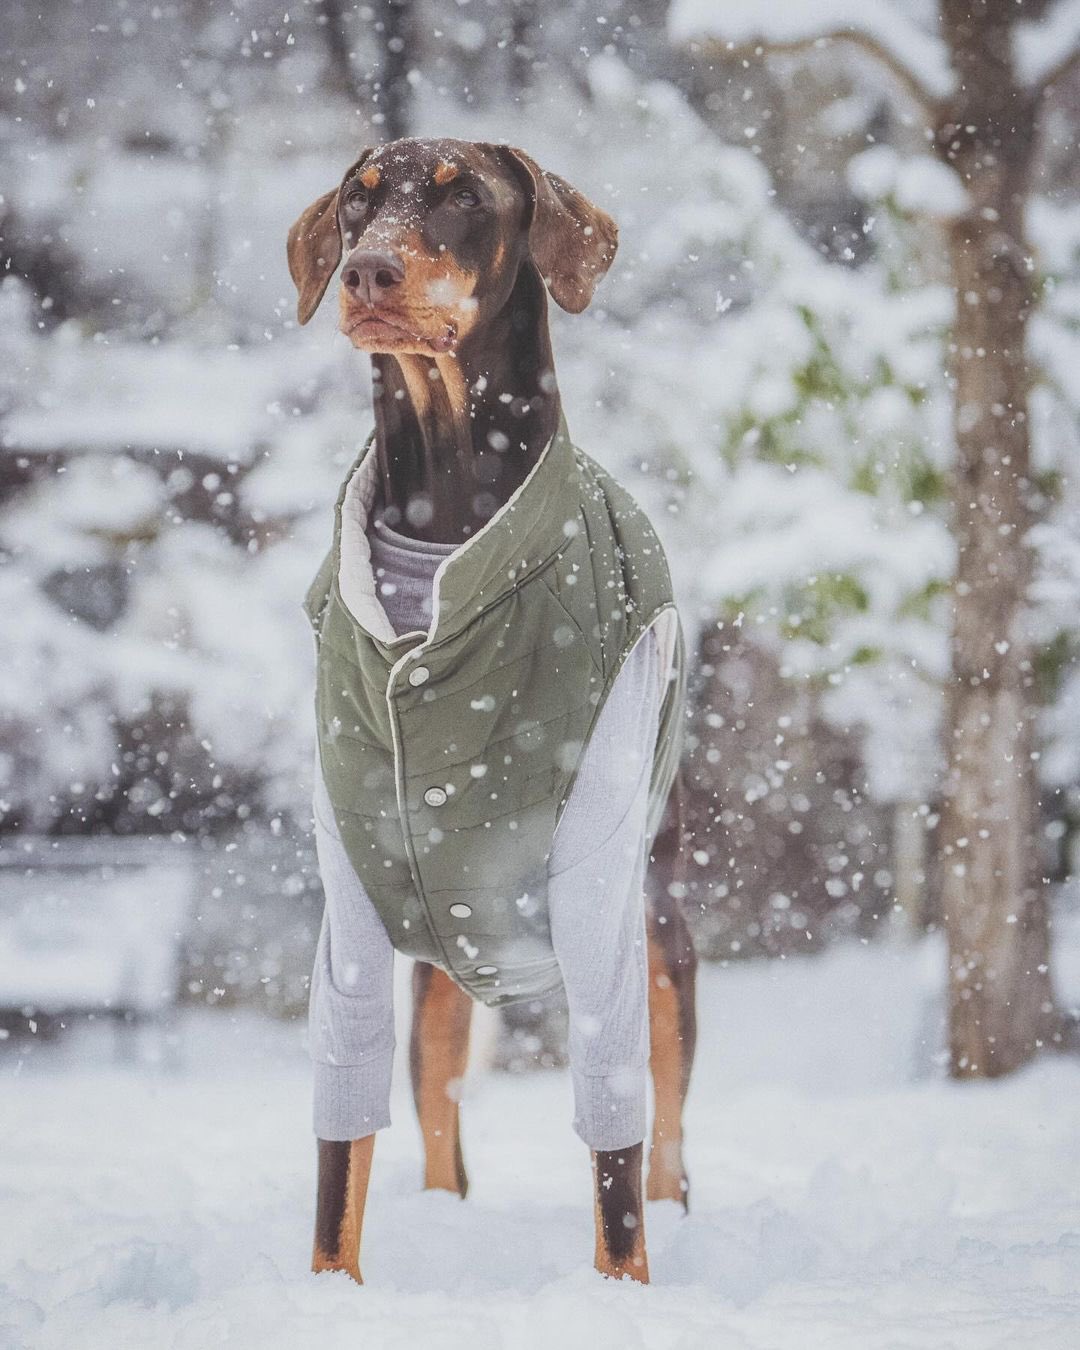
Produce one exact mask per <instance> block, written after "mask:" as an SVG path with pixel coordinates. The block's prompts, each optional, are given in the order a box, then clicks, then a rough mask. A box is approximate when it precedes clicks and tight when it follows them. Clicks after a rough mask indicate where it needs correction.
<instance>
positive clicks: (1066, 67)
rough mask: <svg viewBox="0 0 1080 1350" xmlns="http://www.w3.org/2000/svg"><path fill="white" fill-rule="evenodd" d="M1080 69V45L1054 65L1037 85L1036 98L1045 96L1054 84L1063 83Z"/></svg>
mask: <svg viewBox="0 0 1080 1350" xmlns="http://www.w3.org/2000/svg"><path fill="white" fill-rule="evenodd" d="M1077 69H1080V47H1074V48H1073V49H1072V51H1071V52H1069V54H1068V55H1067V56H1064V57H1062V59H1061V60H1060V61H1059V62H1058V63H1057V65H1056V66H1052V67H1051V68H1050V69H1049V70H1048V71H1047V72H1046V74H1045V75H1044V76H1043V77H1042V79H1041V80H1040V81H1039V83H1038V84H1037V85H1036V86H1035V98H1036V100H1038V99H1042V98H1045V97H1046V95H1047V93H1048V92H1049V91H1050V90H1051V89H1052V88H1053V87H1054V85H1057V84H1062V83H1063V82H1064V81H1065V80H1067V79H1068V78H1069V76H1070V75H1071V74H1072V73H1073V71H1074V70H1077Z"/></svg>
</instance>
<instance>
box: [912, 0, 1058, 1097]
mask: <svg viewBox="0 0 1080 1350" xmlns="http://www.w3.org/2000/svg"><path fill="white" fill-rule="evenodd" d="M1011 10H1012V7H1011V6H1010V4H1009V3H1008V0H944V2H943V4H942V11H941V12H942V29H943V33H944V35H945V38H946V41H947V42H948V43H949V46H950V48H951V50H952V56H953V62H954V65H955V68H956V71H957V75H958V87H959V89H960V91H961V92H960V93H958V94H957V95H956V96H955V97H954V98H952V99H951V100H949V101H948V103H947V104H946V105H945V106H944V107H943V108H942V110H941V113H940V116H939V120H938V124H937V127H936V128H935V131H936V141H935V147H936V150H937V152H938V154H939V155H940V156H941V157H942V158H943V159H944V160H945V161H946V162H947V163H948V164H950V165H951V166H952V167H953V168H954V169H955V170H956V171H957V172H958V173H959V174H960V176H961V178H962V180H963V182H964V185H965V187H966V189H967V191H968V194H969V198H970V203H969V206H968V208H967V210H966V211H965V213H964V214H963V215H962V216H961V217H959V218H958V219H956V220H955V221H954V222H953V223H952V225H951V228H950V235H949V250H950V258H951V264H952V276H953V284H954V286H955V292H956V317H955V324H954V329H953V355H952V375H953V380H954V409H955V431H956V451H957V459H956V467H955V475H954V496H953V530H954V535H955V538H956V541H957V548H958V563H957V573H956V579H955V583H954V589H953V633H952V684H951V686H950V689H949V698H948V712H947V720H946V740H945V752H946V759H947V771H946V780H945V784H944V803H943V812H942V822H941V833H940V839H941V845H942V849H943V854H944V856H943V858H942V868H941V877H942V897H941V899H942V910H943V913H944V919H945V928H946V932H947V934H948V942H949V1009H950V1017H949V1026H950V1053H951V1071H952V1073H953V1074H954V1075H955V1076H958V1077H961V1076H978V1077H993V1076H996V1075H999V1074H1003V1073H1008V1072H1010V1071H1011V1070H1013V1069H1015V1068H1017V1067H1018V1066H1019V1065H1021V1064H1023V1063H1024V1062H1025V1061H1026V1060H1028V1059H1030V1058H1031V1056H1032V1055H1033V1054H1035V1052H1036V1051H1037V1050H1038V1049H1039V1048H1040V1047H1041V1046H1043V1045H1045V1044H1047V1043H1048V1042H1052V1041H1053V1040H1054V1039H1055V1038H1056V1037H1057V1035H1058V1034H1059V1023H1058V1019H1057V1016H1056V1013H1055V1009H1054V1000H1053V994H1052V989H1051V982H1050V974H1049V952H1050V938H1049V924H1048V916H1047V908H1046V901H1045V895H1044V891H1043V889H1042V885H1041V878H1040V875H1039V866H1038V847H1037V840H1036V835H1035V832H1036V819H1037V792H1038V785H1037V781H1036V778H1035V771H1034V763H1033V760H1032V752H1033V749H1034V735H1033V720H1034V715H1035V707H1034V689H1033V668H1032V660H1031V647H1030V642H1029V639H1028V637H1027V634H1026V631H1025V630H1026V623H1025V608H1026V604H1027V587H1028V582H1029V579H1030V576H1031V556H1030V551H1029V549H1028V548H1027V546H1026V544H1025V535H1026V532H1027V530H1028V528H1029V526H1030V525H1031V524H1032V523H1033V515H1032V508H1031V505H1030V498H1031V484H1030V481H1029V472H1030V454H1029V435H1028V425H1029V424H1028V410H1027V395H1028V387H1029V383H1030V373H1029V369H1028V365H1027V360H1026V352H1025V341H1026V327H1027V320H1028V316H1029V314H1030V313H1031V310H1032V307H1033V303H1034V291H1033V278H1032V271H1031V267H1030V251H1029V249H1028V246H1027V244H1026V241H1025V238H1024V221H1023V212H1024V205H1025V201H1026V198H1027V194H1028V190H1029V181H1028V179H1029V170H1030V164H1031V158H1032V153H1033V148H1034V141H1035V129H1036V107H1035V101H1034V99H1033V98H1032V97H1031V96H1030V95H1029V94H1028V93H1027V92H1026V91H1025V90H1023V89H1021V88H1020V87H1019V86H1018V85H1017V84H1016V82H1015V77H1014V73H1013V68H1012V62H1011V57H1010V52H1009V44H1010V31H1009V30H1010V26H1011V23H1012V12H1011Z"/></svg>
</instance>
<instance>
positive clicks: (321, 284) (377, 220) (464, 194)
mask: <svg viewBox="0 0 1080 1350" xmlns="http://www.w3.org/2000/svg"><path fill="white" fill-rule="evenodd" d="M616 244H617V230H616V227H615V222H614V221H613V220H612V219H611V217H610V216H609V215H607V213H606V212H604V211H602V210H600V208H599V207H597V206H594V205H593V204H592V203H591V202H590V201H588V200H587V198H585V197H584V196H582V194H581V193H579V192H577V191H576V190H575V189H574V188H572V187H571V186H570V185H569V184H568V183H566V182H565V181H564V180H563V179H561V178H559V177H558V176H557V175H555V174H549V173H546V172H545V171H544V170H542V169H541V168H540V166H539V165H538V164H536V162H535V161H534V160H533V159H531V158H530V157H529V156H528V155H526V154H525V153H524V151H521V150H517V149H515V148H514V147H512V146H505V145H496V144H494V143H492V142H482V141H458V140H449V139H440V140H419V139H414V138H408V139H404V140H399V141H391V142H390V143H389V144H387V145H383V146H379V147H378V148H376V149H367V150H365V151H364V152H363V153H362V154H361V156H360V158H359V159H358V160H357V161H356V162H355V163H354V164H353V165H351V166H350V168H349V169H348V171H347V172H346V174H345V176H344V178H343V179H342V181H341V183H340V185H339V186H338V187H337V188H335V189H334V190H333V191H331V192H327V193H324V194H323V196H321V197H319V198H318V200H317V201H315V202H313V203H312V204H311V206H309V207H308V208H307V210H306V211H304V213H303V214H302V215H301V216H300V218H299V219H298V220H297V221H296V223H295V224H294V225H293V227H292V229H291V230H290V231H289V240H288V258H289V270H290V272H291V274H292V278H293V281H294V282H295V284H296V288H297V291H298V294H299V300H298V304H297V316H298V318H299V320H300V322H301V323H307V321H308V320H309V319H310V318H311V316H312V314H314V312H315V310H316V308H317V307H318V305H319V302H320V301H321V299H322V297H323V295H324V293H325V291H326V288H327V286H328V284H329V282H330V279H331V277H332V276H333V274H334V272H335V270H336V269H337V266H338V264H339V263H340V262H341V259H342V255H343V254H344V256H345V261H344V266H343V267H342V269H341V282H340V291H339V310H340V320H339V322H340V327H341V330H342V331H343V332H344V333H346V334H347V335H348V337H349V338H350V340H351V341H352V343H353V345H354V346H355V347H357V348H359V349H360V350H362V351H367V352H391V353H394V354H405V353H419V354H422V355H426V356H437V355H440V354H445V353H448V352H454V351H456V350H457V348H458V347H459V346H460V345H461V343H462V342H463V341H464V340H465V339H466V338H467V336H468V335H469V334H470V333H471V332H473V331H474V330H475V329H476V328H477V327H479V326H481V325H482V324H483V323H484V321H485V319H486V318H488V317H490V316H491V315H492V314H495V313H497V312H498V310H499V309H501V308H502V306H503V305H504V304H505V303H506V301H507V299H508V298H509V296H510V293H511V291H512V290H513V287H514V283H515V280H516V279H517V275H518V271H519V269H520V267H521V266H522V264H523V263H525V262H527V261H531V262H532V263H534V264H535V265H536V266H537V267H538V268H539V270H540V273H541V275H542V276H543V278H544V281H545V282H546V284H547V287H548V290H549V291H550V292H551V294H552V296H553V298H554V299H555V300H556V301H557V303H558V304H560V305H561V306H562V307H563V308H564V309H566V310H569V311H570V312H572V313H577V312H578V311H580V310H582V309H584V308H585V306H586V305H587V304H588V303H589V301H590V299H591V298H592V294H593V291H594V289H595V287H596V284H597V282H598V281H599V280H600V278H601V277H602V276H603V275H604V273H605V272H606V271H607V269H608V267H609V266H610V265H611V260H612V258H613V257H614V256H615V249H616Z"/></svg>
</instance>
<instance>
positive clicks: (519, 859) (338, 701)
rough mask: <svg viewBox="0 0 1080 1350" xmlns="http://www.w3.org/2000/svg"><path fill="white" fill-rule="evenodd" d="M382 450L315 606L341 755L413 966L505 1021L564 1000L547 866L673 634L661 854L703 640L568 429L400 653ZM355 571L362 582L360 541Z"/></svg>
mask: <svg viewBox="0 0 1080 1350" xmlns="http://www.w3.org/2000/svg"><path fill="white" fill-rule="evenodd" d="M374 438H375V432H374V431H372V432H371V434H370V435H369V437H368V439H367V441H366V443H365V445H364V448H363V450H362V451H361V453H360V455H359V457H358V458H357V460H356V462H355V463H354V464H353V466H352V468H351V469H350V470H349V473H348V475H347V476H346V479H345V482H344V483H343V485H342V488H341V491H340V493H339V494H338V500H337V506H336V508H335V519H334V541H333V546H332V548H331V550H330V552H329V553H328V555H327V557H326V559H325V560H324V562H323V565H322V566H321V568H320V569H319V572H318V574H317V576H316V577H315V580H314V582H313V583H312V585H311V587H310V589H309V591H308V593H307V596H306V598H305V601H304V608H305V610H306V611H307V614H308V617H309V618H310V620H311V622H312V625H313V627H314V630H315V635H316V643H315V645H316V654H317V660H316V667H317V671H316V713H317V718H318V742H319V755H320V759H321V763H322V771H323V775H324V777H325V780H326V785H327V790H328V793H329V796H330V801H331V803H332V805H333V808H334V815H335V819H336V821H337V824H338V827H339V829H340V831H341V837H342V840H343V842H344V845H345V849H346V852H347V853H348V856H349V859H350V861H351V862H352V864H353V866H354V868H355V869H356V871H357V873H358V875H359V877H360V879H361V881H362V882H363V883H364V886H365V889H366V890H367V892H368V894H369V895H370V896H371V899H372V901H373V903H374V905H375V907H376V909H377V910H378V912H379V915H380V917H381V918H382V921H383V923H384V924H385V925H386V931H387V933H388V934H389V936H390V940H391V942H392V943H393V944H394V946H395V947H396V948H398V950H400V951H402V952H405V953H406V954H408V955H409V956H412V957H415V958H416V959H417V960H420V961H429V962H431V963H432V964H434V965H437V966H440V967H441V968H442V969H443V970H445V971H446V972H447V973H448V974H449V975H450V976H451V978H452V979H453V980H455V981H456V983H457V984H459V985H460V986H461V987H462V988H463V989H466V990H467V991H468V992H469V993H470V994H472V995H473V996H474V997H475V998H477V999H479V1000H481V1001H482V1002H484V1003H487V1004H493V1005H494V1004H500V1003H508V1002H511V1001H513V1000H517V999H523V998H535V997H538V996H541V995H543V994H545V993H548V992H549V991H551V990H553V989H555V988H557V987H558V986H559V984H560V975H559V970H558V965H557V963H556V960H555V954H554V951H553V950H552V945H551V938H550V932H549V928H548V919H547V880H546V878H547V859H548V855H549V854H550V852H551V847H552V839H553V836H554V832H555V826H556V824H557V822H558V820H559V816H560V814H561V811H562V808H563V806H564V804H565V802H566V800H567V797H568V796H569V794H570V789H571V786H572V784H573V781H574V777H575V775H576V773H577V768H578V765H579V763H580V761H581V756H582V752H583V750H584V747H585V745H586V743H587V741H588V739H589V735H590V733H591V731H592V728H593V726H594V724H595V722H596V717H597V714H598V713H599V711H600V708H601V707H602V706H603V703H604V700H605V699H606V698H607V695H608V692H609V690H610V689H611V686H612V683H613V681H614V679H615V676H616V674H617V673H618V671H619V668H620V666H621V664H622V662H623V660H624V659H625V657H626V656H627V655H628V653H629V652H630V649H631V648H632V646H633V645H634V642H635V641H636V640H637V639H638V637H640V636H641V634H642V633H643V632H644V631H645V629H646V628H647V627H648V626H649V625H651V624H654V623H655V624H656V625H657V637H658V639H659V644H660V651H661V654H662V656H663V658H665V659H663V660H662V662H661V664H662V666H663V667H664V668H665V670H666V672H667V676H666V680H665V689H664V692H663V703H662V708H661V721H660V735H659V738H658V741H657V748H656V754H655V758H654V763H653V773H652V780H651V788H650V809H649V823H648V838H649V840H650V841H651V839H652V838H653V836H654V835H655V832H656V830H657V828H658V826H659V823H660V818H661V815H662V813H663V808H664V804H665V801H666V798H667V795H668V792H669V789H670V787H671V783H672V779H673V777H674V774H675V770H676V767H677V763H678V757H679V750H680V746H681V739H682V723H683V704H684V698H685V683H686V677H685V659H684V647H683V638H682V634H681V629H680V625H679V620H678V615H677V611H676V609H675V604H674V600H673V597H672V590H671V580H670V577H669V574H668V568H667V562H666V559H665V558H664V554H663V550H662V548H661V546H660V543H659V541H658V539H657V537H656V534H655V533H654V531H653V529H652V526H651V525H650V524H649V521H648V520H647V519H646V517H645V515H644V513H643V512H642V511H641V509H640V508H639V507H638V506H637V504H636V503H635V502H634V500H633V498H632V497H631V496H630V495H629V493H627V492H626V491H624V490H623V489H622V488H621V487H620V486H619V485H618V484H617V483H616V482H614V480H613V479H612V478H610V477H609V476H608V474H607V473H605V472H604V471H603V470H602V469H601V468H600V467H599V465H597V464H596V463H595V462H594V461H593V460H592V459H590V458H589V457H588V456H587V455H585V454H583V453H582V452H581V451H580V450H578V449H576V447H575V446H574V445H573V443H572V442H571V440H570V436H569V433H568V431H567V428H566V421H565V417H564V416H563V415H562V414H560V418H559V426H558V429H557V431H556V432H555V435H554V436H553V437H552V439H551V441H550V442H549V444H548V445H547V447H546V448H545V450H544V452H543V453H542V455H541V456H540V458H539V460H538V461H537V463H536V464H535V465H534V467H533V469H532V470H531V472H530V473H529V476H528V477H527V478H526V480H525V482H524V483H523V484H522V485H521V487H520V488H519V489H518V490H517V492H515V494H514V495H513V496H512V497H511V498H510V500H509V501H508V502H507V503H506V504H505V505H504V506H502V507H501V508H500V509H499V511H498V512H497V513H496V514H495V515H494V516H493V517H492V518H491V520H489V521H488V522H487V524H486V525H484V527H483V528H482V529H481V530H479V531H478V532H477V533H476V535H474V536H473V537H472V538H471V539H470V540H468V541H467V542H466V543H465V544H463V545H462V546H461V547H460V548H458V549H457V550H456V551H455V552H454V553H452V554H451V555H449V556H448V557H447V558H446V559H444V561H443V562H442V563H441V564H440V566H439V569H438V571H437V573H436V575H435V582H434V595H433V613H434V616H435V617H434V618H433V620H432V625H431V629H430V630H429V632H427V633H423V632H420V631H417V632H413V633H405V634H403V635H402V636H400V637H397V636H395V634H394V632H393V629H392V628H391V627H390V624H389V621H388V620H387V618H386V614H385V611H384V610H383V608H382V606H381V605H380V604H379V602H378V598H377V595H376V590H375V582H374V579H373V577H372V570H371V564H370V550H369V547H368V543H367V538H366V532H365V531H366V524H367V518H368V515H369V513H370V510H371V507H372V504H373V502H374V499H375V491H376V486H377V466H376V456H375V450H374ZM343 538H344V539H345V541H346V543H347V547H346V548H345V550H344V557H345V567H344V571H343V569H342V557H343V550H342V540H343Z"/></svg>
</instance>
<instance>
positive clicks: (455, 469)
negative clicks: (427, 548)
mask: <svg viewBox="0 0 1080 1350" xmlns="http://www.w3.org/2000/svg"><path fill="white" fill-rule="evenodd" d="M371 364H372V392H373V396H374V406H375V443H376V453H377V458H378V465H379V483H380V490H379V497H378V500H377V502H376V506H375V512H376V514H377V515H380V516H382V518H383V519H385V521H386V523H387V524H388V525H391V526H393V528H394V529H396V530H399V531H400V532H401V533H402V534H407V535H409V536H410V537H412V538H414V539H421V540H428V541H431V542H435V543H454V544H457V543H462V542H463V541H464V540H466V539H468V538H470V537H471V536H472V535H474V534H475V533H476V532H477V530H479V529H480V528H481V527H482V526H483V525H484V523H485V522H486V521H487V520H489V519H490V518H491V516H492V515H494V513H495V511H496V510H498V508H499V507H500V506H502V505H503V504H504V503H505V502H506V501H508V500H509V498H510V496H511V495H512V494H513V492H514V490H515V489H516V488H517V487H519V486H520V485H521V483H522V482H523V481H524V479H525V477H526V476H527V475H528V473H529V470H530V469H531V468H532V467H533V465H534V464H535V463H536V461H537V459H538V458H539V456H540V454H541V452H542V451H543V449H544V447H545V446H546V445H547V443H548V441H550V439H551V437H552V436H553V434H554V432H555V429H556V427H557V426H558V421H559V391H558V386H557V385H556V383H555V367H554V361H553V358H552V352H551V339H550V336H549V334H548V322H547V295H546V292H545V290H544V283H543V281H542V280H541V278H540V274H539V272H538V271H537V269H536V267H535V266H534V265H532V264H531V263H525V264H524V265H523V266H522V267H521V268H520V270H519V272H518V276H517V280H516V281H515V283H514V288H513V290H512V292H511V294H510V298H509V299H508V300H507V302H506V304H505V305H504V306H503V307H502V309H501V310H499V312H498V313H497V314H496V315H495V316H494V317H493V318H492V319H491V320H490V321H489V322H487V323H485V324H484V325H483V327H482V328H481V329H480V330H479V331H474V332H472V333H470V334H468V335H467V337H466V338H465V339H464V340H463V341H462V343H461V346H460V347H459V349H458V351H457V352H456V353H453V354H447V355H446V356H435V357H428V356H416V355H404V356H395V355H393V354H390V353H379V354H376V355H373V356H372V358H371Z"/></svg>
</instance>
